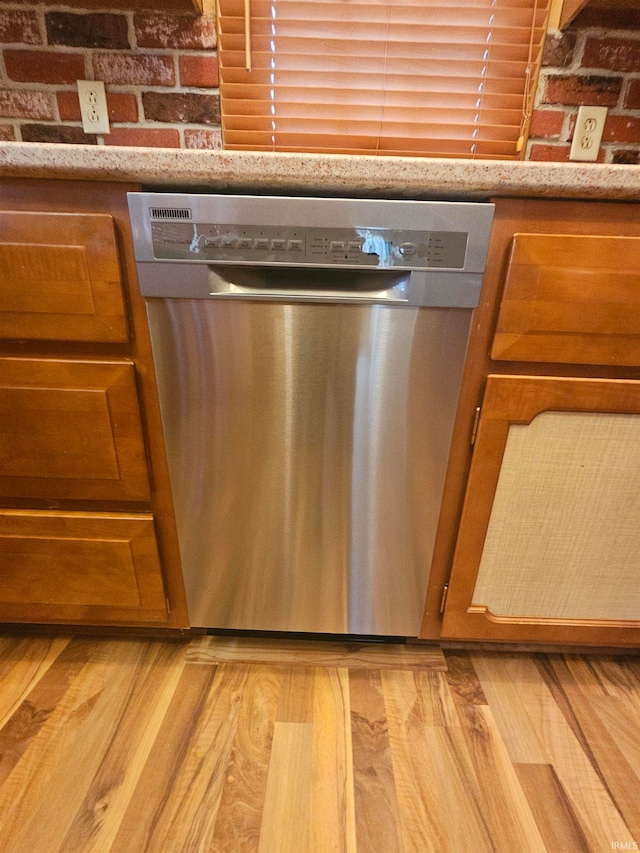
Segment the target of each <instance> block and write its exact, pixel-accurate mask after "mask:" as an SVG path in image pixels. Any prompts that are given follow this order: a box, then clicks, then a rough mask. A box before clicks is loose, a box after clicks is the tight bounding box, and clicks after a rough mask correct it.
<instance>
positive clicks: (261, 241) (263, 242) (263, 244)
mask: <svg viewBox="0 0 640 853" xmlns="http://www.w3.org/2000/svg"><path fill="white" fill-rule="evenodd" d="M253 245H254V248H256V249H268V248H269V240H268V239H267V238H266V237H256V239H255V241H254V244H253Z"/></svg>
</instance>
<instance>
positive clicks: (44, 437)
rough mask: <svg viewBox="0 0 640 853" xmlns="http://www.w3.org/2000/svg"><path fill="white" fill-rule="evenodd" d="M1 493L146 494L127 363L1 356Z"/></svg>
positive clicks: (93, 497) (84, 496)
mask: <svg viewBox="0 0 640 853" xmlns="http://www.w3.org/2000/svg"><path fill="white" fill-rule="evenodd" d="M0 494H1V495H3V496H5V497H22V498H46V499H52V498H53V499H70V500H77V499H87V500H131V501H148V500H149V498H150V490H149V478H148V474H147V464H146V456H145V449H144V441H143V436H142V425H141V421H140V412H139V407H138V398H137V391H136V383H135V375H134V370H133V365H132V364H131V363H129V362H93V361H67V360H61V359H60V360H53V359H17V358H3V359H0Z"/></svg>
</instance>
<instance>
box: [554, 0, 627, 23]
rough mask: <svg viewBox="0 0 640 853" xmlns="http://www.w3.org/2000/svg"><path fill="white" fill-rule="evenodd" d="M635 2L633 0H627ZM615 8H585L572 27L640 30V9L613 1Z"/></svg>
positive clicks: (574, 20)
mask: <svg viewBox="0 0 640 853" xmlns="http://www.w3.org/2000/svg"><path fill="white" fill-rule="evenodd" d="M626 2H627V3H628V2H633V0H626ZM612 5H613V7H614V8H611V7H610V6H608V7H607V8H602V9H599V8H598V7H593V8H589V7H587V8H585V9H583V10H582V12H580V13H579V14H578V15H576V17H575V18H574V19H573V21H572V22H571V29H582V30H585V29H587V27H599V28H600V29H604V30H640V9H627V8H620V3H613V4H612Z"/></svg>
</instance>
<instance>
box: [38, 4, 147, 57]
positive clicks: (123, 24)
mask: <svg viewBox="0 0 640 853" xmlns="http://www.w3.org/2000/svg"><path fill="white" fill-rule="evenodd" d="M45 22H46V25H47V40H48V42H49V44H64V45H66V46H67V47H102V48H108V47H110V48H114V49H117V48H122V49H125V50H126V49H128V48H129V47H130V45H129V26H128V24H127V19H126V17H125V16H124V15H112V14H107V13H103V14H100V13H98V14H93V15H89V14H87V15H79V14H76V13H75V12H47V13H46V15H45Z"/></svg>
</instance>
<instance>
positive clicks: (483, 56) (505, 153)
mask: <svg viewBox="0 0 640 853" xmlns="http://www.w3.org/2000/svg"><path fill="white" fill-rule="evenodd" d="M548 6H549V0H416V2H413V3H411V2H407V0H404V2H399V0H342V2H332V0H218V9H217V11H218V34H219V44H218V53H219V63H220V93H221V104H222V126H223V134H224V145H225V148H228V149H244V150H247V149H251V150H260V151H311V152H329V153H358V154H386V155H392V154H396V155H405V156H416V155H418V156H419V155H425V156H434V157H474V158H491V159H495V158H501V159H514V158H518V157H519V156H521V153H520V152H521V148H522V141H523V138H524V135H525V133H526V130H527V123H528V118H529V115H530V105H531V102H532V98H533V87H534V85H535V78H536V72H537V68H538V65H539V59H540V53H541V50H542V44H543V39H544V32H545V22H546V17H547V13H548Z"/></svg>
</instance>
